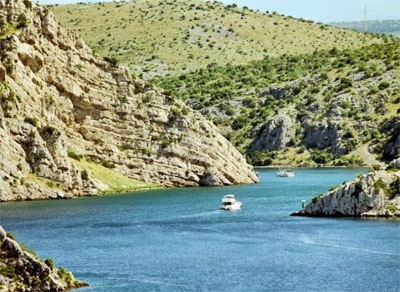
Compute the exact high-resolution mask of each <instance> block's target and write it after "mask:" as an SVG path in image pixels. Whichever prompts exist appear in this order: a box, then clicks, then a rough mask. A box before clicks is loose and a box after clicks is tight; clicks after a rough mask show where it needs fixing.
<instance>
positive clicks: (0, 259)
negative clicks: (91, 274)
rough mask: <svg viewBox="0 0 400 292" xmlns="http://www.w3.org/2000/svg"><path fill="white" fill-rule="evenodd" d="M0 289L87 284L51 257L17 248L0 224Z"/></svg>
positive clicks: (58, 288) (39, 290)
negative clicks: (54, 261) (38, 255)
mask: <svg viewBox="0 0 400 292" xmlns="http://www.w3.org/2000/svg"><path fill="white" fill-rule="evenodd" d="M0 270H1V271H2V273H0V291H2V292H3V291H4V292H6V291H19V292H22V291H32V292H35V291H37V292H44V291H54V292H55V291H60V292H61V291H67V290H70V289H72V288H78V287H83V286H87V284H85V283H83V282H80V281H78V280H76V279H75V278H74V276H73V275H72V274H71V273H70V272H68V271H66V270H64V269H62V268H59V269H57V268H55V267H54V263H53V261H52V260H51V259H47V260H46V261H42V260H40V259H38V258H37V257H36V256H34V255H33V254H31V253H30V252H27V251H25V250H23V248H21V246H20V244H19V243H18V242H17V241H15V240H14V239H13V238H12V237H10V236H9V235H8V234H7V233H6V232H5V231H4V229H3V227H2V226H0Z"/></svg>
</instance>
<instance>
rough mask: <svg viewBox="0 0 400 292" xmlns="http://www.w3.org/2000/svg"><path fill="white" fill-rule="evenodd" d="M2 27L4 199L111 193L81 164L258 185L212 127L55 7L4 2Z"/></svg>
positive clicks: (135, 174) (0, 1)
mask: <svg viewBox="0 0 400 292" xmlns="http://www.w3.org/2000/svg"><path fill="white" fill-rule="evenodd" d="M0 24H1V25H0V61H1V63H0V98H1V99H0V105H1V106H0V149H1V151H0V177H1V179H0V201H7V200H17V199H18V200H20V199H41V198H57V197H65V196H71V195H73V196H82V195H93V194H96V193H97V192H98V191H99V189H101V188H102V187H103V189H107V186H104V185H102V183H101V181H98V180H93V179H92V178H91V174H90V172H89V173H88V172H86V170H85V169H82V168H78V163H77V162H78V160H85V161H90V162H91V163H95V164H98V165H102V166H105V167H107V168H109V169H111V170H112V171H114V172H116V173H119V174H123V175H124V176H127V177H129V178H132V179H138V180H142V181H145V182H150V183H157V184H161V185H164V186H198V185H230V184H238V183H253V182H256V181H257V177H256V176H255V174H254V171H253V169H252V167H251V166H249V165H248V164H247V163H246V161H245V159H244V158H243V157H242V155H241V154H240V153H239V152H238V151H237V150H236V149H235V148H234V147H233V146H232V145H231V144H230V143H229V142H228V141H227V140H226V139H225V138H224V137H223V136H222V135H221V134H220V132H219V130H218V129H217V128H216V127H215V126H214V125H213V124H212V123H210V122H208V121H207V120H206V119H205V118H204V117H203V116H201V115H200V114H199V113H196V112H194V111H192V110H191V109H190V108H188V107H187V106H185V105H184V104H183V103H182V102H180V101H178V100H176V99H175V98H173V97H172V96H170V95H168V94H166V93H163V92H162V91H161V90H159V89H157V88H154V87H153V86H152V85H151V84H148V83H146V82H144V81H142V80H139V79H137V78H135V77H133V76H131V75H130V74H129V73H128V72H127V71H126V70H125V69H124V68H122V67H120V66H118V65H117V64H115V62H113V60H109V61H104V60H98V59H96V58H95V57H93V55H92V52H91V50H90V48H89V47H87V46H86V45H85V43H84V42H83V41H82V40H81V39H80V38H78V37H77V35H75V34H74V33H72V32H71V31H68V30H66V29H64V28H63V27H61V26H60V25H59V24H58V23H57V21H56V20H55V18H54V16H53V15H52V14H51V13H49V12H48V11H47V10H46V9H45V8H43V7H40V6H37V5H35V4H34V3H32V2H30V1H29V0H23V1H22V0H0ZM110 61H111V62H110Z"/></svg>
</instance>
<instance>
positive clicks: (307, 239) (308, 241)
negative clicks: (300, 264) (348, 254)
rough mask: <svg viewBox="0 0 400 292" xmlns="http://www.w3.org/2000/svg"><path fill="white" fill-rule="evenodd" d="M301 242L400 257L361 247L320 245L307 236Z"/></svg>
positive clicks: (320, 244)
mask: <svg viewBox="0 0 400 292" xmlns="http://www.w3.org/2000/svg"><path fill="white" fill-rule="evenodd" d="M300 241H301V242H303V243H305V244H311V245H317V246H326V247H333V248H340V249H347V250H356V251H360V252H366V253H373V254H383V255H390V256H397V257H400V254H396V253H391V252H385V251H380V250H372V249H366V248H360V247H353V246H345V245H339V244H333V243H320V242H316V241H315V240H313V239H311V238H309V237H307V236H302V237H300Z"/></svg>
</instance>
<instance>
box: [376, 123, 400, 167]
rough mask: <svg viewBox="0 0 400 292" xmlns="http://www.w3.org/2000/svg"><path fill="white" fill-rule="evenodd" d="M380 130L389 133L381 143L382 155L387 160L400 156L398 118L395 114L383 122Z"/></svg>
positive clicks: (399, 125) (399, 124) (399, 126)
mask: <svg viewBox="0 0 400 292" xmlns="http://www.w3.org/2000/svg"><path fill="white" fill-rule="evenodd" d="M380 131H381V132H389V133H391V136H390V138H389V139H388V140H387V141H386V143H385V144H384V145H383V157H384V158H385V159H387V160H392V159H395V158H398V157H400V118H399V117H398V116H396V117H394V118H392V119H391V120H389V121H388V122H386V123H384V124H383V125H382V127H381V129H380Z"/></svg>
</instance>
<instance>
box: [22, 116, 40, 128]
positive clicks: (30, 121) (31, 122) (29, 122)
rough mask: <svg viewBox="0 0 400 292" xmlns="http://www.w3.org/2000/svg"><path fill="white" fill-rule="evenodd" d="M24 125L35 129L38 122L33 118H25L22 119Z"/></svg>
mask: <svg viewBox="0 0 400 292" xmlns="http://www.w3.org/2000/svg"><path fill="white" fill-rule="evenodd" d="M24 122H25V123H28V124H31V125H32V126H34V127H35V128H37V126H38V120H37V119H35V118H31V117H26V118H25V119H24Z"/></svg>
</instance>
